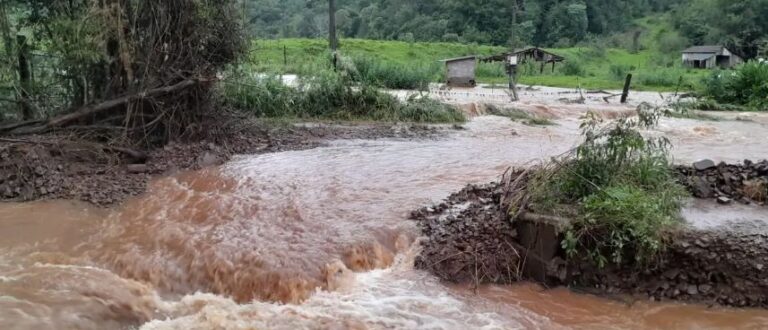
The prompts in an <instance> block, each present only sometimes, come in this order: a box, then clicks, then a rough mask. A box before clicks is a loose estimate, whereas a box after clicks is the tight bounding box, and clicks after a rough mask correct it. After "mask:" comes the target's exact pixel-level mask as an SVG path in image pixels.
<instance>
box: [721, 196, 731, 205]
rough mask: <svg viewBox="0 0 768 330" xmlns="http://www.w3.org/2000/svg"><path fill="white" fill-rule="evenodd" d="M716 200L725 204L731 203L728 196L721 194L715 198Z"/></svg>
mask: <svg viewBox="0 0 768 330" xmlns="http://www.w3.org/2000/svg"><path fill="white" fill-rule="evenodd" d="M717 202H718V203H720V204H723V205H727V204H731V202H733V200H732V199H730V198H728V197H724V196H721V197H718V198H717Z"/></svg>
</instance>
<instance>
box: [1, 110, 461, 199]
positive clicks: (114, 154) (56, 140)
mask: <svg viewBox="0 0 768 330" xmlns="http://www.w3.org/2000/svg"><path fill="white" fill-rule="evenodd" d="M443 128H445V129H447V127H440V128H438V127H437V126H426V125H416V124H364V123H359V124H352V125H340V124H295V125H293V124H287V123H277V124H275V123H266V122H263V121H253V120H251V121H246V122H244V123H238V124H237V125H236V126H232V127H226V128H225V129H221V132H220V133H217V134H214V136H215V137H214V138H212V139H209V140H204V141H197V142H181V143H171V144H169V145H167V146H165V147H162V148H157V149H152V150H141V151H133V150H131V151H129V152H121V150H103V149H100V148H95V147H94V144H92V143H88V142H83V141H71V140H69V139H68V138H69V137H67V136H60V135H44V136H33V137H28V138H25V139H3V140H0V200H1V201H12V202H18V201H32V200H39V199H66V200H81V201H85V202H88V203H92V204H96V205H102V206H107V205H113V204H119V203H120V202H122V201H124V200H125V199H126V198H128V197H130V196H137V195H139V194H141V193H143V192H145V191H146V189H147V184H148V182H149V180H150V179H151V178H153V177H157V176H161V175H168V174H172V173H175V172H179V171H183V170H198V169H201V168H204V167H207V166H212V165H220V164H223V163H224V162H226V161H227V160H229V159H230V158H231V157H232V155H236V154H262V153H268V152H276V151H286V150H302V149H308V148H314V147H317V146H320V145H322V144H323V143H324V142H325V141H329V140H334V139H379V138H429V137H435V136H438V135H439V134H441V133H443V132H444V131H445V129H443Z"/></svg>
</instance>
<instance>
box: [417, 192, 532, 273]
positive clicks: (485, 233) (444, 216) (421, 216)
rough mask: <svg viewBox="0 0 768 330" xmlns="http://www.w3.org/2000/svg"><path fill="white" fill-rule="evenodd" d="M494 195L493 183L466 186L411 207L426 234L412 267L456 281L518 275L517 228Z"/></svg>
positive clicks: (497, 193) (498, 195) (497, 195)
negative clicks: (443, 197)
mask: <svg viewBox="0 0 768 330" xmlns="http://www.w3.org/2000/svg"><path fill="white" fill-rule="evenodd" d="M500 198H501V188H500V187H499V186H498V185H495V184H489V185H483V186H476V185H470V186H467V187H466V188H464V189H463V190H462V191H460V192H458V193H456V194H453V195H451V196H450V197H449V198H448V199H447V200H446V202H444V203H442V204H440V205H437V206H435V207H428V208H423V209H421V210H418V211H415V212H413V213H412V214H411V218H412V219H414V220H418V221H419V223H420V226H421V228H422V233H423V234H424V235H425V236H426V237H427V239H426V240H425V241H424V242H423V250H422V252H421V255H420V256H419V257H418V258H417V259H416V267H417V268H419V269H425V270H429V271H430V272H432V273H434V274H435V275H437V276H438V277H440V278H441V279H444V280H448V281H453V282H460V283H461V282H480V283H510V282H514V281H517V280H519V278H520V275H519V268H520V267H519V264H520V261H521V260H520V257H519V255H518V254H517V251H516V249H515V248H514V247H513V244H514V242H515V241H516V236H517V233H516V231H515V230H514V228H512V223H511V222H509V221H507V220H508V217H507V216H506V212H504V211H502V210H501V209H500V207H499V204H500V203H499V199H500Z"/></svg>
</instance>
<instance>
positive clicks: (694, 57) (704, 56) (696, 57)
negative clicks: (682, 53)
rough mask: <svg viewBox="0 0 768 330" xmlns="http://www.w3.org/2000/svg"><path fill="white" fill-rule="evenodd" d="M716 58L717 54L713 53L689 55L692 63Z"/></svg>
mask: <svg viewBox="0 0 768 330" xmlns="http://www.w3.org/2000/svg"><path fill="white" fill-rule="evenodd" d="M714 56H715V54H712V53H692V54H690V55H688V60H691V61H703V60H708V59H710V58H712V57H714Z"/></svg>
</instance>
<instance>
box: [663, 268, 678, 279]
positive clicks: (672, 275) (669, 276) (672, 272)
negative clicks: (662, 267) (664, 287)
mask: <svg viewBox="0 0 768 330" xmlns="http://www.w3.org/2000/svg"><path fill="white" fill-rule="evenodd" d="M677 275H680V270H679V269H670V270H668V271H666V272H664V274H663V275H662V276H664V278H666V279H669V280H674V279H675V278H677Z"/></svg>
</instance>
